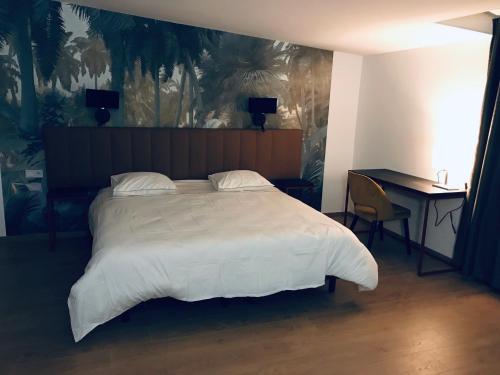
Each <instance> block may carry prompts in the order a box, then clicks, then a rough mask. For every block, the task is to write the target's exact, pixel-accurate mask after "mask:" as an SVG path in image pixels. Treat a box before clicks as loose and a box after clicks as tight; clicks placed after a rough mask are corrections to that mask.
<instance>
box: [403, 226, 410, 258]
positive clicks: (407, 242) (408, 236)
mask: <svg viewBox="0 0 500 375" xmlns="http://www.w3.org/2000/svg"><path fill="white" fill-rule="evenodd" d="M403 225H404V228H405V242H406V253H407V254H408V255H411V241H410V225H409V223H408V218H406V219H403Z"/></svg>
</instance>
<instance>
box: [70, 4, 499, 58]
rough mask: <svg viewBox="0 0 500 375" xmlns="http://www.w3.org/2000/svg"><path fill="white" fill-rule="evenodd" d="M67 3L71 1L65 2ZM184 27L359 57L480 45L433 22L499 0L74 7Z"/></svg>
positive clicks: (471, 35) (485, 8) (458, 31)
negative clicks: (441, 46)
mask: <svg viewBox="0 0 500 375" xmlns="http://www.w3.org/2000/svg"><path fill="white" fill-rule="evenodd" d="M70 1H71V0H70ZM74 2H76V3H79V4H82V5H88V6H93V7H96V8H102V9H108V10H113V11H118V12H122V13H130V14H135V15H140V16H144V17H150V18H156V19H163V20H167V21H173V22H178V23H183V24H187V25H194V26H201V27H207V28H211V29H216V30H223V31H229V32H233V33H238V34H243V35H251V36H257V37H263V38H269V39H278V40H283V41H289V42H294V43H298V44H302V45H308V46H313V47H319V48H325V49H333V50H340V51H346V52H353V53H359V54H375V53H385V52H391V51H397V50H403V49H409V48H416V47H423V46H429V45H436V44H442V43H448V42H454V41H457V42H458V41H466V40H470V39H477V38H484V37H485V36H484V35H483V34H480V33H473V32H466V31H464V30H462V29H457V28H453V27H449V26H445V25H438V24H435V23H434V22H440V21H445V20H449V19H453V18H459V17H464V16H468V15H472V14H477V13H481V12H485V11H488V10H492V9H498V8H500V0H75V1H74Z"/></svg>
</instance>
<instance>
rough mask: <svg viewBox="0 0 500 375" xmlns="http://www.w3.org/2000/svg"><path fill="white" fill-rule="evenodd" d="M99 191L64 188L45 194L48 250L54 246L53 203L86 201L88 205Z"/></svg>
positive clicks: (54, 213)
mask: <svg viewBox="0 0 500 375" xmlns="http://www.w3.org/2000/svg"><path fill="white" fill-rule="evenodd" d="M98 191H99V189H82V188H64V189H54V190H50V191H49V192H48V193H47V223H48V232H49V249H50V250H54V249H55V244H56V231H57V223H56V212H55V203H56V202H57V201H64V200H66V201H68V200H71V201H87V202H88V204H90V202H92V200H93V199H94V198H95V196H96V195H97V192H98Z"/></svg>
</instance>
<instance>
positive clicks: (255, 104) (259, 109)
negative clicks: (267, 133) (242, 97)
mask: <svg viewBox="0 0 500 375" xmlns="http://www.w3.org/2000/svg"><path fill="white" fill-rule="evenodd" d="M277 106H278V99H277V98H248V112H249V113H251V114H252V123H253V124H254V125H255V126H260V128H261V129H262V131H264V130H265V128H264V125H265V123H266V115H265V113H276V108H277Z"/></svg>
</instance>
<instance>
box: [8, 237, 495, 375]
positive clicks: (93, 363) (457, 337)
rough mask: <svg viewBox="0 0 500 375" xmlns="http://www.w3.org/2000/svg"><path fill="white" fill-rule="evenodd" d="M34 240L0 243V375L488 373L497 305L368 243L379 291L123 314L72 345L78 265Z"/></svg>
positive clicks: (320, 292)
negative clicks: (69, 303)
mask: <svg viewBox="0 0 500 375" xmlns="http://www.w3.org/2000/svg"><path fill="white" fill-rule="evenodd" d="M89 251H90V250H89V243H88V240H87V239H86V238H84V237H78V238H67V239H64V240H61V241H60V242H59V244H58V249H57V252H55V253H49V252H48V251H47V242H46V240H45V239H44V238H41V237H18V238H12V237H11V238H8V239H1V240H0V295H1V300H0V374H66V373H68V374H370V375H372V374H391V375H392V374H500V299H499V297H498V295H495V294H493V293H491V292H490V291H489V290H488V288H486V287H484V286H481V285H479V284H475V283H471V282H464V281H463V280H462V279H461V278H460V277H459V275H457V274H444V275H439V276H432V277H425V278H419V277H417V276H415V256H412V257H407V256H406V255H405V250H404V246H403V245H402V244H400V243H398V242H397V241H396V240H394V239H391V238H390V237H386V239H385V241H384V242H383V243H381V242H376V243H375V249H374V255H375V258H376V259H377V261H378V263H379V267H380V285H379V287H378V289H377V290H376V291H374V292H362V293H360V292H358V291H357V289H356V287H355V286H354V285H352V284H350V283H348V282H343V281H339V282H338V284H337V291H336V293H335V294H333V295H332V294H327V293H326V290H325V288H318V289H313V290H307V291H300V292H287V293H280V294H277V295H273V296H269V297H264V298H258V299H254V298H248V299H244V298H242V299H233V300H229V302H228V303H227V304H226V303H222V301H221V300H210V301H204V302H196V303H183V302H178V301H174V300H168V299H165V300H161V301H156V302H150V303H146V304H143V305H140V306H138V307H136V308H134V309H133V310H132V316H131V318H132V319H131V321H130V322H127V323H124V322H122V321H120V319H116V320H114V321H111V322H109V323H107V324H105V325H104V326H101V327H98V328H97V329H96V330H95V331H93V332H91V333H90V335H89V336H87V337H86V338H84V339H83V340H82V342H80V343H78V344H75V343H73V340H72V336H71V332H70V326H69V317H68V311H67V307H66V298H67V296H68V293H69V289H70V287H71V285H72V284H73V283H74V282H75V281H76V280H77V279H78V277H79V276H80V274H81V273H82V272H83V268H84V266H85V264H86V262H87V260H88V257H89Z"/></svg>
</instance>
